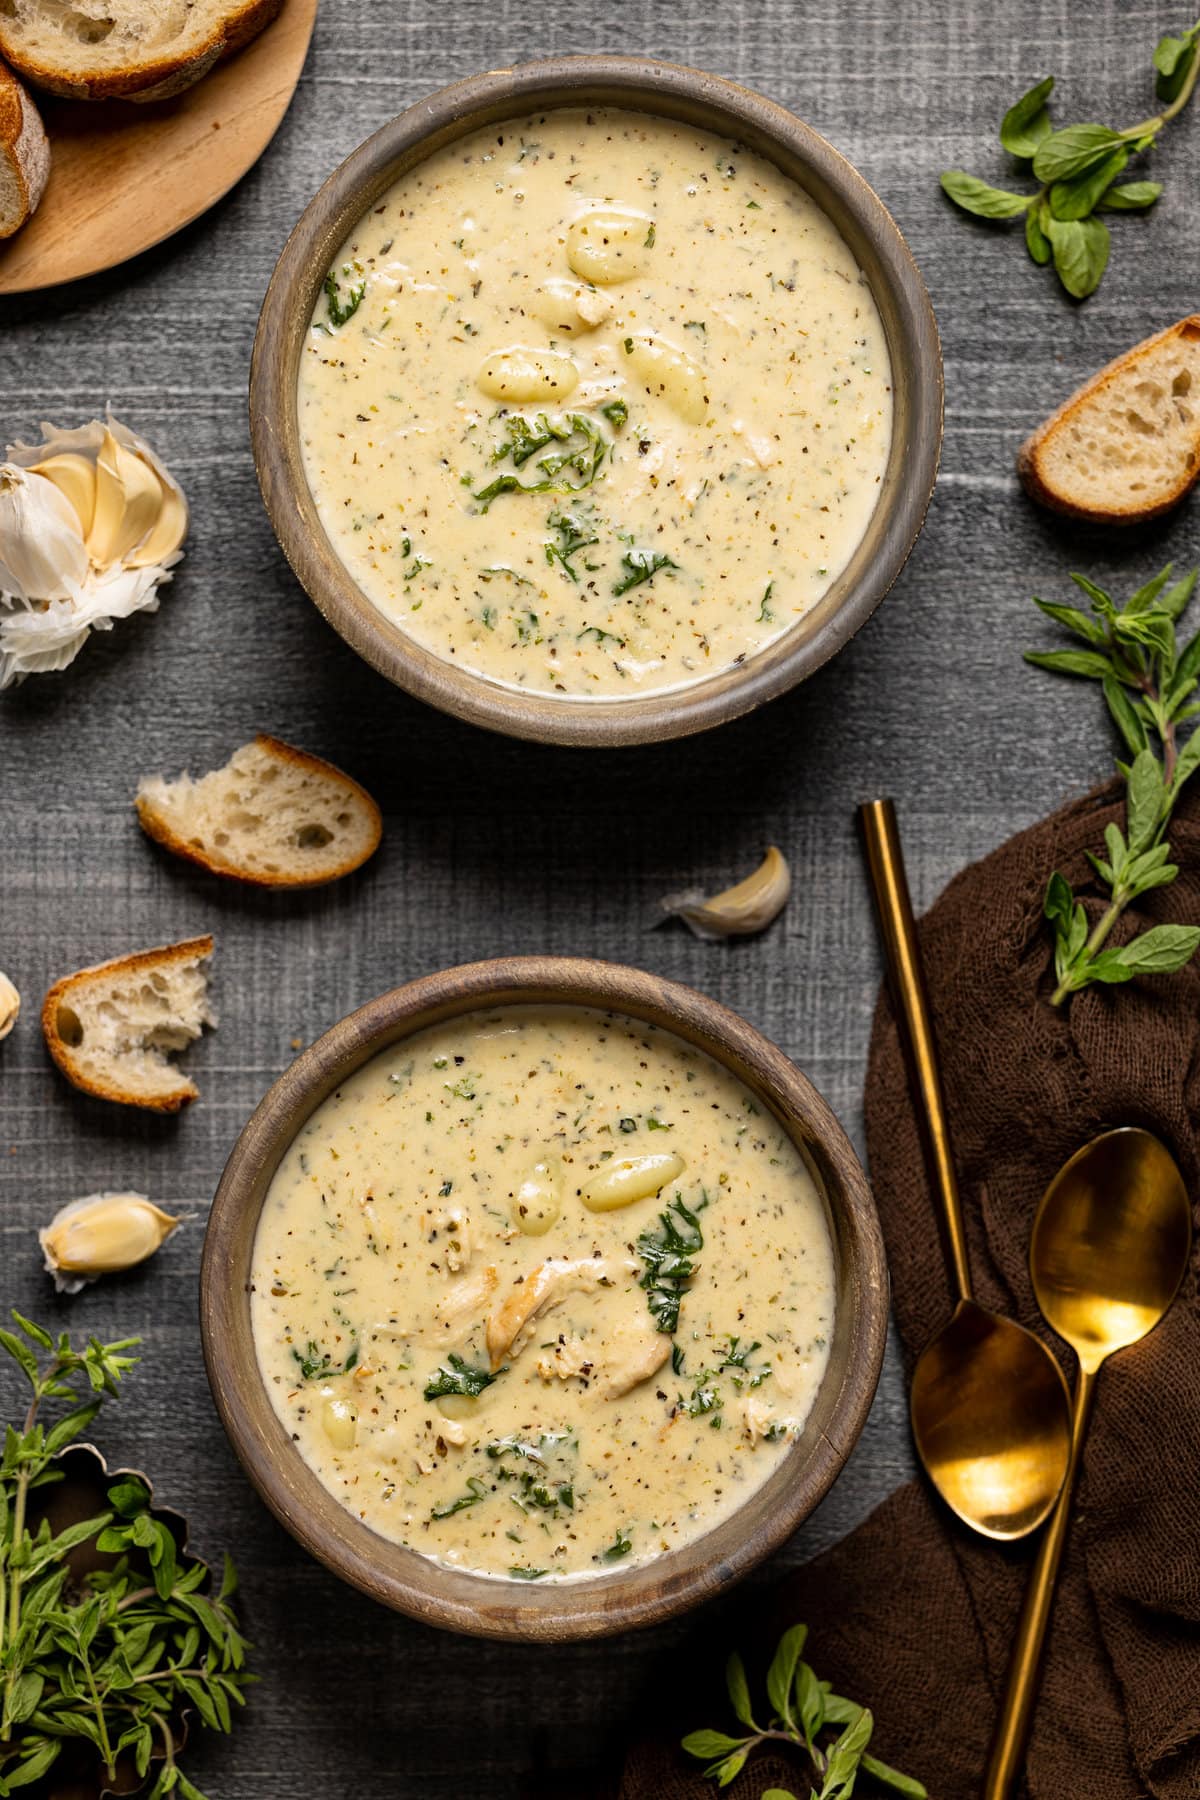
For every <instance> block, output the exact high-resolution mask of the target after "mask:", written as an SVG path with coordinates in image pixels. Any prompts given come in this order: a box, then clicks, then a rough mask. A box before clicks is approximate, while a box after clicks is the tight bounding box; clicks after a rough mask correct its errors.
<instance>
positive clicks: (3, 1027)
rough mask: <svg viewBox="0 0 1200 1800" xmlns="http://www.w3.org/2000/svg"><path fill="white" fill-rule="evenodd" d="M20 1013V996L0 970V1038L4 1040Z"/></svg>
mask: <svg viewBox="0 0 1200 1800" xmlns="http://www.w3.org/2000/svg"><path fill="white" fill-rule="evenodd" d="M20 1011H21V996H20V994H18V992H17V990H16V988H15V987H14V986H13V984H12V982H11V981H10V980H9V979H8V976H7V975H6V974H5V973H4V971H3V969H0V1038H6V1037H7V1036H8V1034H9V1032H10V1031H11V1030H12V1028H13V1026H14V1025H15V1024H16V1022H17V1016H18V1014H19V1013H20Z"/></svg>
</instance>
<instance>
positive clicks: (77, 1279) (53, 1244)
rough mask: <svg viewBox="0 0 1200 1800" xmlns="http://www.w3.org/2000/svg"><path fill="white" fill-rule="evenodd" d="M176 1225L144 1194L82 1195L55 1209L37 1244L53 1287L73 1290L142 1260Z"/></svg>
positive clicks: (157, 1246)
mask: <svg viewBox="0 0 1200 1800" xmlns="http://www.w3.org/2000/svg"><path fill="white" fill-rule="evenodd" d="M179 1223H180V1220H178V1219H173V1218H172V1217H171V1215H170V1214H169V1213H165V1212H161V1211H160V1210H159V1208H158V1207H157V1206H152V1205H151V1203H150V1201H149V1200H148V1199H147V1198H146V1196H145V1194H88V1195H87V1196H86V1197H85V1198H84V1199H82V1200H72V1202H71V1203H70V1205H69V1206H64V1207H63V1208H62V1209H61V1211H59V1212H57V1213H55V1215H54V1217H53V1218H52V1219H51V1221H50V1223H49V1225H46V1226H44V1227H43V1229H42V1230H41V1231H39V1232H38V1242H39V1243H40V1244H41V1246H42V1254H43V1256H44V1257H45V1259H46V1272H47V1274H48V1275H53V1277H54V1285H55V1287H57V1288H58V1290H59V1292H60V1293H63V1294H77V1293H78V1292H79V1290H80V1288H81V1287H83V1286H84V1285H85V1283H87V1282H89V1281H95V1280H96V1278H97V1276H99V1275H115V1274H118V1273H119V1272H120V1271H121V1270H123V1269H132V1268H134V1267H135V1266H136V1265H137V1264H138V1263H140V1262H145V1260H146V1258H147V1257H148V1256H153V1255H154V1252H155V1251H156V1250H157V1249H158V1248H159V1246H160V1245H161V1244H164V1243H165V1242H166V1240H167V1239H168V1238H169V1237H170V1235H171V1233H172V1232H173V1231H174V1230H175V1227H176V1226H177V1225H178V1224H179Z"/></svg>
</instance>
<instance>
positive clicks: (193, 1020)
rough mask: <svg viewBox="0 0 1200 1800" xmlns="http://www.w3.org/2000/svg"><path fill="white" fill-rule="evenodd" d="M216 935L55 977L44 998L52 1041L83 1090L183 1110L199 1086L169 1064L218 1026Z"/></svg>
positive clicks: (71, 1077)
mask: <svg viewBox="0 0 1200 1800" xmlns="http://www.w3.org/2000/svg"><path fill="white" fill-rule="evenodd" d="M212 953H213V941H212V938H211V937H197V938H188V939H186V940H185V941H184V942H183V943H180V944H163V945H160V946H159V947H158V948H157V949H154V950H138V951H134V952H133V953H132V954H131V955H129V956H117V957H114V958H113V959H112V961H111V962H104V963H97V964H96V965H95V967H94V968H90V969H79V970H77V972H76V973H75V974H74V975H64V976H63V977H62V979H61V980H60V981H56V982H55V983H54V985H53V987H52V988H51V989H50V991H49V993H48V994H47V995H46V998H45V1000H44V1002H43V1004H42V1031H43V1032H44V1034H45V1038H46V1047H47V1049H48V1050H49V1052H50V1054H51V1056H52V1057H53V1058H54V1060H55V1062H56V1063H57V1064H58V1066H59V1068H60V1069H61V1070H62V1072H63V1074H64V1075H65V1076H66V1078H67V1080H68V1081H70V1082H73V1083H74V1085H75V1086H76V1087H77V1088H80V1089H82V1091H83V1092H84V1093H85V1094H95V1095H96V1096H97V1098H99V1099H101V1100H113V1101H116V1102H117V1103H118V1104H119V1105H122V1106H142V1107H146V1108H147V1109H148V1110H149V1111H151V1112H178V1111H179V1108H180V1107H181V1106H185V1105H186V1104H187V1102H188V1101H189V1100H194V1099H195V1098H196V1096H197V1093H198V1091H199V1090H198V1089H197V1087H196V1084H195V1082H194V1081H190V1080H189V1079H188V1078H187V1076H185V1075H181V1074H180V1072H179V1070H178V1069H177V1068H176V1067H175V1066H174V1064H173V1063H172V1062H171V1060H170V1059H171V1057H172V1055H174V1054H175V1053H176V1052H177V1051H179V1050H183V1049H185V1048H186V1047H187V1045H188V1044H190V1043H192V1042H194V1040H195V1039H196V1038H198V1037H199V1036H200V1033H201V1031H202V1030H203V1029H204V1027H205V1026H206V1025H209V1026H212V1025H215V1024H216V1019H215V1018H214V1016H213V1014H212V1011H211V1010H210V1008H209V1004H208V994H207V990H208V969H207V964H208V961H209V959H210V957H211V956H212Z"/></svg>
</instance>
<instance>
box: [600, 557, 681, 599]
mask: <svg viewBox="0 0 1200 1800" xmlns="http://www.w3.org/2000/svg"><path fill="white" fill-rule="evenodd" d="M621 567H622V568H623V569H624V570H625V576H624V579H623V580H621V581H618V582H617V583H616V584H615V586H614V587H613V593H614V594H617V595H620V594H627V593H628V592H629V591H630V589H631V588H635V587H641V585H642V583H643V582H646V581H653V579H654V577H655V576H656V575H657V574H658V572H659V570H660V569H677V568H678V567H679V564H678V563H677V562H676V561H675V560H674V558H673V557H670V556H667V555H665V554H664V552H663V551H661V550H639V549H637V548H636V547H635V548H634V549H632V550H626V552H625V554H624V555H623V556H622V558H621Z"/></svg>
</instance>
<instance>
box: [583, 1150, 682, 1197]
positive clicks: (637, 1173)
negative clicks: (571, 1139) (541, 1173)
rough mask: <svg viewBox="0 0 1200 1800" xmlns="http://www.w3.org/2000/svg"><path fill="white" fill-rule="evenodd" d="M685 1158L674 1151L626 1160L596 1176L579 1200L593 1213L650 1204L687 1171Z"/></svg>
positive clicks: (587, 1183)
mask: <svg viewBox="0 0 1200 1800" xmlns="http://www.w3.org/2000/svg"><path fill="white" fill-rule="evenodd" d="M684 1166H685V1165H684V1161H683V1158H682V1156H680V1155H678V1154H677V1153H676V1152H675V1151H673V1150H660V1151H657V1152H654V1151H652V1152H651V1153H650V1155H649V1156H624V1157H622V1158H621V1160H620V1162H611V1163H608V1164H607V1166H606V1167H605V1168H604V1169H602V1170H601V1172H600V1174H599V1175H593V1176H592V1178H591V1180H590V1181H587V1182H585V1183H584V1185H583V1186H582V1187H581V1188H580V1190H579V1198H580V1199H581V1200H582V1201H583V1204H584V1205H585V1206H586V1207H587V1209H588V1211H589V1212H615V1211H616V1209H617V1207H619V1206H632V1205H633V1202H634V1201H635V1200H648V1199H649V1198H650V1196H651V1194H657V1193H658V1192H659V1190H660V1188H664V1187H666V1185H667V1183H668V1181H676V1180H678V1178H679V1176H680V1175H682V1174H683V1171H684Z"/></svg>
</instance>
